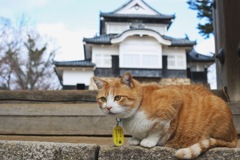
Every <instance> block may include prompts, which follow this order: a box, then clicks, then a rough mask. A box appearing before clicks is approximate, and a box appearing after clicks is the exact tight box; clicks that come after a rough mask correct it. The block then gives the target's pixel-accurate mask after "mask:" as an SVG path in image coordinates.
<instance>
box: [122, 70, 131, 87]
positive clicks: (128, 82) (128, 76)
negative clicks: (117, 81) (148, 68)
mask: <svg viewBox="0 0 240 160" xmlns="http://www.w3.org/2000/svg"><path fill="white" fill-rule="evenodd" d="M121 82H122V83H123V84H126V85H127V86H129V87H130V88H132V87H133V83H132V82H133V77H132V75H131V73H130V72H125V73H123V74H122V76H121Z"/></svg>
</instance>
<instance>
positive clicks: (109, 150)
mask: <svg viewBox="0 0 240 160" xmlns="http://www.w3.org/2000/svg"><path fill="white" fill-rule="evenodd" d="M175 151H176V150H175V149H172V148H167V147H154V148H151V149H147V148H143V147H133V146H124V147H112V146H98V145H95V144H74V143H51V142H26V141H25V142H24V141H0V159H1V160H26V159H28V160H177V158H175V156H174V153H175ZM239 159H240V148H234V149H229V148H214V149H211V150H209V151H208V152H206V153H204V154H202V155H201V156H200V157H198V158H197V160H239Z"/></svg>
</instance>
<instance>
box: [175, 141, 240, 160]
mask: <svg viewBox="0 0 240 160" xmlns="http://www.w3.org/2000/svg"><path fill="white" fill-rule="evenodd" d="M236 141H237V139H235V140H234V141H232V142H226V141H223V140H219V139H214V138H209V139H206V140H203V141H200V142H199V143H196V144H194V145H192V146H190V147H187V148H182V149H179V150H177V152H176V153H175V156H176V157H177V158H180V159H193V158H196V157H197V156H199V155H200V154H201V153H203V152H205V151H207V150H208V149H210V148H213V147H229V148H233V147H236Z"/></svg>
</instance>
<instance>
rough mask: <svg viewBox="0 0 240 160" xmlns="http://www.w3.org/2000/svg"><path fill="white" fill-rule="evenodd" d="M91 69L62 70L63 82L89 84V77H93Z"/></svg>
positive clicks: (66, 83)
mask: <svg viewBox="0 0 240 160" xmlns="http://www.w3.org/2000/svg"><path fill="white" fill-rule="evenodd" d="M93 76H94V75H93V71H89V70H87V71H80V70H64V71H63V84H64V85H76V84H78V83H83V84H85V85H87V86H89V84H90V79H91V78H92V77H93Z"/></svg>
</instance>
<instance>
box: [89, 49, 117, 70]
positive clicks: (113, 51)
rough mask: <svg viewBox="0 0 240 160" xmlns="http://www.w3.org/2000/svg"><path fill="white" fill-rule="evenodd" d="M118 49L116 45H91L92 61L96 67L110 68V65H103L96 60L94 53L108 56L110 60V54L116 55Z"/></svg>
mask: <svg viewBox="0 0 240 160" xmlns="http://www.w3.org/2000/svg"><path fill="white" fill-rule="evenodd" d="M118 51H119V49H118V45H111V46H110V45H101V46H97V45H96V46H93V47H92V62H93V63H95V64H96V67H103V68H111V67H112V65H111V64H110V65H105V64H103V62H99V61H97V60H96V55H97V54H98V55H99V54H101V55H104V56H109V58H110V60H111V58H112V57H111V56H112V55H118V54H119V53H118Z"/></svg>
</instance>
